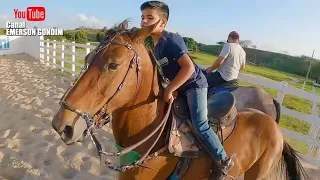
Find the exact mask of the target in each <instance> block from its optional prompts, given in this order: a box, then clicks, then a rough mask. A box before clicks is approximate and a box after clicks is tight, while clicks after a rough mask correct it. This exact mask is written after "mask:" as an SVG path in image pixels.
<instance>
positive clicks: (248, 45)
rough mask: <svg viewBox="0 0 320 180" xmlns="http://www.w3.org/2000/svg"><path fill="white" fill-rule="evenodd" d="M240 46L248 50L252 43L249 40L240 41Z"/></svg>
mask: <svg viewBox="0 0 320 180" xmlns="http://www.w3.org/2000/svg"><path fill="white" fill-rule="evenodd" d="M240 45H241V46H242V47H244V48H248V47H250V46H251V45H252V41H251V40H241V41H240Z"/></svg>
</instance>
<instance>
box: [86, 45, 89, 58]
mask: <svg viewBox="0 0 320 180" xmlns="http://www.w3.org/2000/svg"><path fill="white" fill-rule="evenodd" d="M87 46H90V43H87ZM89 53H90V47H87V48H86V55H88V54H89Z"/></svg>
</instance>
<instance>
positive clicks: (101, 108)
mask: <svg viewBox="0 0 320 180" xmlns="http://www.w3.org/2000/svg"><path fill="white" fill-rule="evenodd" d="M156 25H157V23H156V24H154V25H152V26H149V27H144V28H141V29H138V30H136V31H134V32H130V31H129V30H128V29H127V28H128V21H126V20H125V21H123V22H122V23H121V24H120V25H118V26H116V27H114V28H113V29H110V30H108V31H107V32H106V33H105V37H104V40H103V41H102V42H101V43H100V44H99V45H98V46H97V48H96V49H95V50H94V51H92V52H91V53H90V54H89V55H88V56H87V57H86V64H85V66H84V68H83V70H82V71H81V72H80V74H79V76H78V77H77V78H76V80H75V82H74V83H73V84H72V86H71V87H70V88H69V89H68V90H67V91H66V93H65V94H64V96H63V97H62V98H61V101H60V105H61V107H60V109H59V111H58V112H57V113H56V115H55V116H54V118H53V120H52V127H53V128H54V129H55V130H56V131H57V133H59V135H60V136H61V139H62V140H63V141H64V142H65V143H66V144H68V145H69V144H73V143H75V142H77V141H81V140H82V139H83V137H84V135H85V132H88V130H89V128H90V127H96V126H101V125H103V124H104V123H105V122H106V121H108V120H109V119H110V118H111V117H112V113H113V112H114V111H116V110H117V109H119V108H122V107H125V106H129V105H131V104H132V103H133V102H134V101H135V100H136V97H137V96H138V94H139V86H140V84H141V83H142V82H141V67H142V66H143V67H145V66H146V65H145V64H144V63H143V62H142V61H140V60H141V59H142V58H147V57H146V56H149V55H148V52H147V51H146V48H145V47H144V44H143V42H144V40H145V38H146V37H147V36H148V35H149V34H150V33H151V32H152V30H153V29H154V28H155V27H156ZM148 58H149V57H148ZM149 63H150V62H149ZM149 71H150V70H149ZM151 71H152V69H151Z"/></svg>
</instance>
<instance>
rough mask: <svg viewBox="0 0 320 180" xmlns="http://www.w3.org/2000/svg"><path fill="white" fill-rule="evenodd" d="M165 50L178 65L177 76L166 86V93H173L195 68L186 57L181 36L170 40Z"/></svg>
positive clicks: (186, 49) (186, 50)
mask: <svg viewBox="0 0 320 180" xmlns="http://www.w3.org/2000/svg"><path fill="white" fill-rule="evenodd" d="M167 50H168V52H169V53H170V55H171V56H172V58H174V59H175V60H176V61H177V62H178V64H179V65H180V67H181V68H180V71H179V72H178V74H177V76H176V77H175V78H174V79H173V80H172V81H171V82H170V83H169V85H168V86H167V88H166V89H167V91H169V92H174V91H175V90H177V89H178V88H179V87H180V86H182V85H183V84H184V83H185V82H186V81H187V80H188V79H189V78H190V77H191V75H192V74H193V72H194V71H195V67H194V64H193V61H192V60H191V59H190V57H189V55H188V53H187V52H188V48H187V46H186V44H185V42H184V40H183V38H182V37H181V36H176V38H174V39H171V40H170V41H169V42H168V46H167Z"/></svg>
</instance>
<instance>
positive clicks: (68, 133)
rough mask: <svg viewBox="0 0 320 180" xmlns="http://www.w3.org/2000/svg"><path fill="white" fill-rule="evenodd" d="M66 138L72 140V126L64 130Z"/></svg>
mask: <svg viewBox="0 0 320 180" xmlns="http://www.w3.org/2000/svg"><path fill="white" fill-rule="evenodd" d="M63 132H64V135H65V137H66V138H68V139H71V138H72V134H73V129H72V127H71V126H66V127H65V128H64V130H63Z"/></svg>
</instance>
